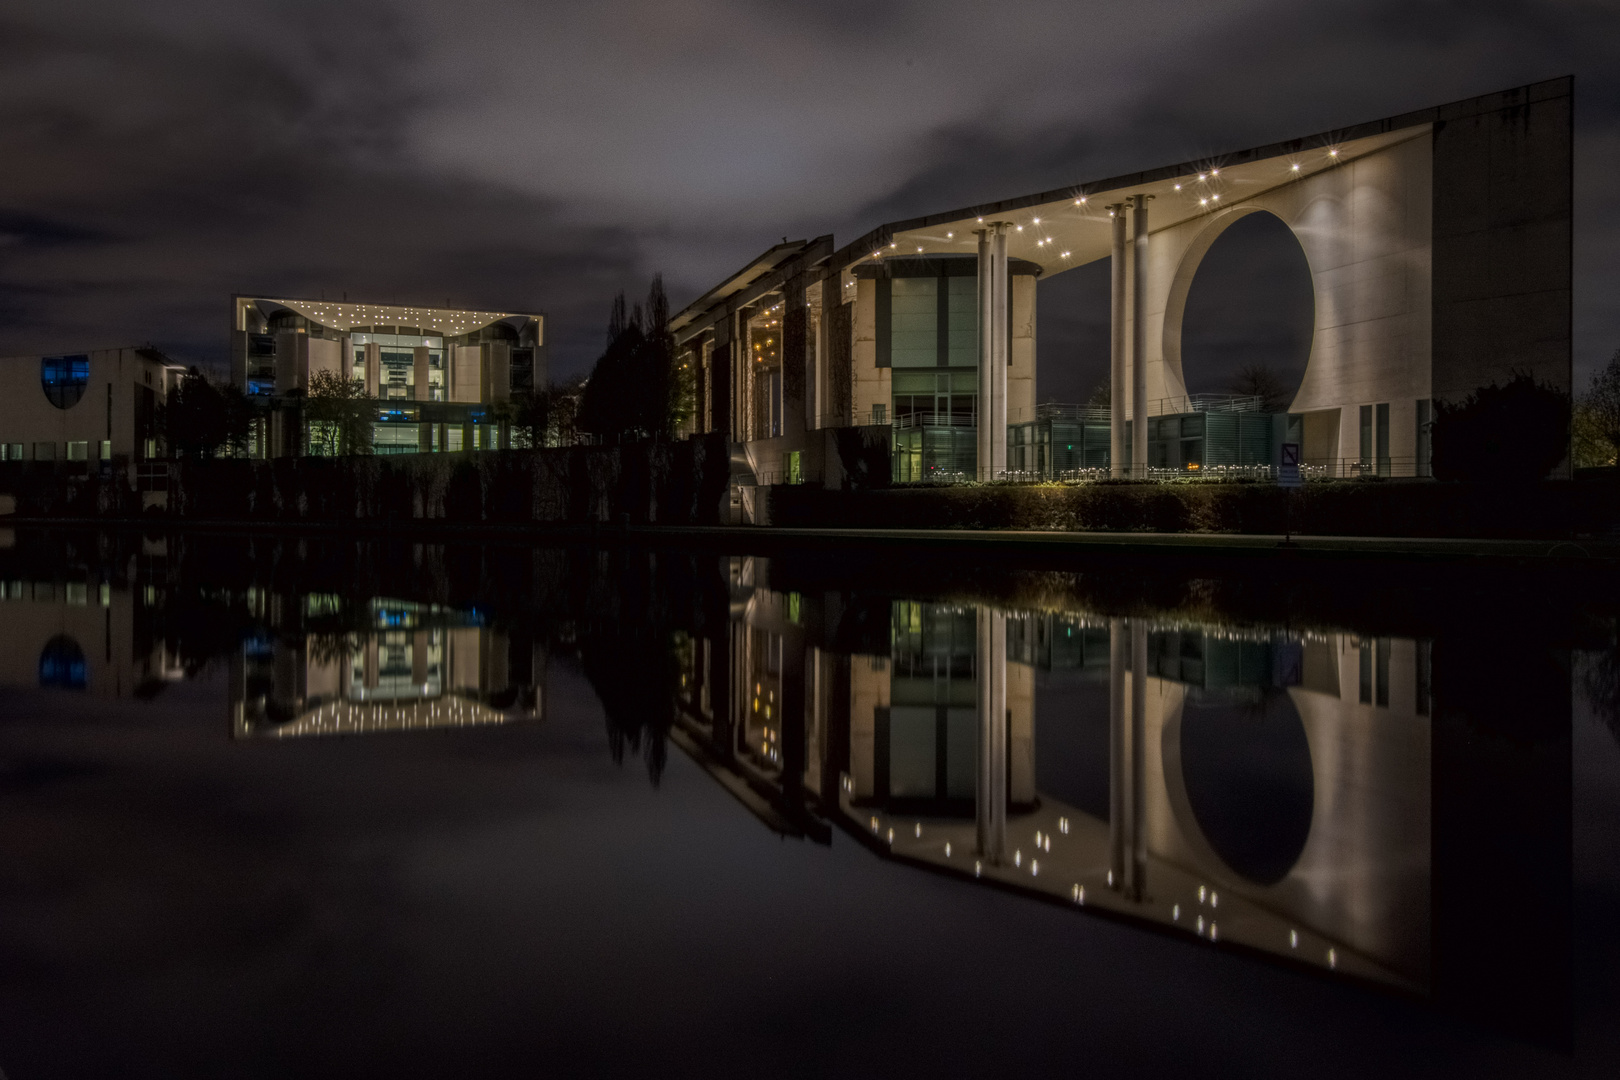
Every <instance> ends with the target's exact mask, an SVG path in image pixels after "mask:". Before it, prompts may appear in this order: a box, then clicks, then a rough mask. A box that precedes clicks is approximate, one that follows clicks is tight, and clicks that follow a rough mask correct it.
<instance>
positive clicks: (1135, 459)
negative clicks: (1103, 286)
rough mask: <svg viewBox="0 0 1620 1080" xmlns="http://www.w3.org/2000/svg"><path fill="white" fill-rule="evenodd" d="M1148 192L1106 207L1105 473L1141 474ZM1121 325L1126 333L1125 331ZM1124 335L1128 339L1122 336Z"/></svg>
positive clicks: (1145, 445) (1144, 416) (1144, 428)
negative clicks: (1109, 221)
mask: <svg viewBox="0 0 1620 1080" xmlns="http://www.w3.org/2000/svg"><path fill="white" fill-rule="evenodd" d="M1151 198H1153V196H1151V195H1132V196H1131V197H1130V199H1129V200H1127V201H1126V202H1122V203H1115V204H1114V205H1113V206H1110V207H1109V208H1108V212H1109V214H1110V215H1112V217H1113V227H1114V231H1113V250H1112V252H1111V257H1112V262H1111V267H1112V271H1113V272H1112V275H1111V280H1110V290H1109V291H1110V301H1111V305H1110V312H1109V323H1110V327H1111V330H1112V333H1111V335H1110V340H1109V352H1110V356H1109V367H1108V403H1109V424H1108V451H1109V457H1108V461H1109V473H1110V475H1112V476H1115V477H1122V476H1127V475H1129V476H1134V477H1139V478H1140V477H1146V476H1147V454H1148V437H1147V435H1148V431H1147V429H1148V403H1147V337H1146V335H1145V334H1144V333H1143V332H1142V327H1143V325H1144V322H1145V320H1144V317H1143V305H1144V303H1145V302H1146V298H1147V267H1148V258H1147V256H1148V212H1147V204H1148V200H1149V199H1151ZM1127 208H1128V209H1129V210H1130V211H1131V225H1132V226H1133V228H1132V230H1131V232H1132V238H1131V247H1132V251H1131V260H1130V262H1131V271H1132V273H1131V278H1132V280H1131V283H1130V284H1131V287H1130V288H1129V289H1128V290H1127V288H1126V281H1125V274H1126V269H1125V263H1126V260H1125V211H1126V209H1127ZM1127 293H1128V294H1129V297H1130V307H1131V311H1130V320H1129V322H1128V323H1127V321H1126V317H1125V304H1126V296H1127ZM1127 326H1128V327H1129V333H1128V334H1127V332H1126V330H1127ZM1127 338H1129V340H1128V341H1127ZM1127 372H1128V373H1129V376H1130V385H1131V409H1130V418H1129V419H1130V428H1131V440H1130V447H1129V457H1130V463H1131V464H1130V469H1129V470H1128V471H1127V469H1126V467H1125V459H1126V456H1127V449H1126V445H1125V424H1126V410H1125V379H1126V375H1127Z"/></svg>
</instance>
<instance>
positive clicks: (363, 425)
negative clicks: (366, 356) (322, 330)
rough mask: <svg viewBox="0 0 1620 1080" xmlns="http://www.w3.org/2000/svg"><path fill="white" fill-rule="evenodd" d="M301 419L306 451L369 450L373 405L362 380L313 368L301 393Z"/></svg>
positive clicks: (327, 452)
mask: <svg viewBox="0 0 1620 1080" xmlns="http://www.w3.org/2000/svg"><path fill="white" fill-rule="evenodd" d="M304 418H305V420H306V421H308V425H309V450H310V453H312V454H318V455H325V456H330V457H335V456H337V455H339V454H369V453H371V424H372V421H373V420H375V419H376V407H375V403H374V401H373V399H372V397H371V395H370V394H368V393H366V388H365V384H364V383H359V382H354V381H352V380H350V379H345V378H344V377H343V376H342V375H339V374H338V373H337V372H335V371H317V372H316V373H315V374H314V375H313V376H311V377H310V380H309V389H308V391H307V392H306V393H305V396H304Z"/></svg>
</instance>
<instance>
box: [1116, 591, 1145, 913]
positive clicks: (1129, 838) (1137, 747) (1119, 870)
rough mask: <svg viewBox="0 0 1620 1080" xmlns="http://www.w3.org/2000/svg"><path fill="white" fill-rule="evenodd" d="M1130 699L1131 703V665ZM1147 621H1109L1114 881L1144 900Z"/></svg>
mask: <svg viewBox="0 0 1620 1080" xmlns="http://www.w3.org/2000/svg"><path fill="white" fill-rule="evenodd" d="M1127 661H1128V662H1129V671H1130V700H1129V703H1128V704H1127V702H1126V664H1127ZM1147 666H1148V661H1147V624H1146V623H1143V622H1142V621H1141V620H1139V619H1131V620H1129V621H1127V620H1124V619H1112V620H1110V621H1109V625H1108V838H1109V863H1108V866H1109V874H1108V883H1109V885H1111V886H1112V887H1113V888H1114V889H1116V890H1118V891H1119V892H1121V893H1123V894H1124V895H1125V896H1128V897H1130V898H1131V899H1133V900H1140V899H1141V898H1142V895H1143V890H1144V888H1145V884H1146V882H1145V879H1146V873H1147V832H1146V828H1145V826H1144V823H1143V818H1144V814H1145V812H1146V803H1145V800H1146V793H1145V785H1146V781H1147V775H1146V761H1145V758H1144V750H1145V746H1144V740H1145V739H1146V737H1147Z"/></svg>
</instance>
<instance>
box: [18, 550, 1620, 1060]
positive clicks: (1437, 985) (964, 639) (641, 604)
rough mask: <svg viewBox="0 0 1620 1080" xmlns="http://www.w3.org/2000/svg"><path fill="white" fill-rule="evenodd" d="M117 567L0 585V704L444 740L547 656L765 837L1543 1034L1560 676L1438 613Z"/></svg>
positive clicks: (260, 730)
mask: <svg viewBox="0 0 1620 1080" xmlns="http://www.w3.org/2000/svg"><path fill="white" fill-rule="evenodd" d="M16 561H21V560H16ZM136 565H137V574H135V575H133V576H131V577H130V578H127V579H126V580H125V581H124V582H119V583H115V584H113V585H111V586H109V584H107V583H106V581H105V579H103V580H102V581H101V582H99V583H98V581H97V580H96V579H95V578H93V577H91V576H90V575H89V574H88V572H86V571H84V570H83V569H82V568H81V569H79V570H77V571H74V570H63V569H61V568H58V570H57V571H56V574H55V580H32V579H28V578H24V577H19V576H18V574H17V573H16V572H8V574H7V575H6V576H5V579H4V580H3V582H0V611H3V612H4V616H5V617H4V619H3V620H0V656H3V657H4V662H3V666H0V683H3V684H4V685H6V686H11V687H44V688H50V689H54V690H60V691H63V692H68V693H89V694H92V695H98V696H106V697H115V698H116V697H126V696H138V697H150V696H152V695H154V694H156V693H158V692H160V691H161V690H162V689H163V687H164V686H165V685H167V683H168V682H169V681H170V680H173V679H176V678H181V677H184V675H185V674H186V673H187V672H188V671H196V670H199V669H200V668H201V667H202V666H203V665H205V664H207V663H210V662H213V661H217V660H220V659H223V660H225V661H226V666H227V668H228V672H229V683H230V693H229V701H228V708H229V718H230V731H231V733H232V735H233V736H234V737H236V738H238V739H261V738H272V739H286V738H299V737H306V736H323V735H342V734H363V733H371V732H384V731H402V730H424V729H448V728H476V727H487V726H491V725H504V724H510V723H513V722H519V721H524V720H531V719H538V718H542V717H544V716H545V715H546V712H547V709H546V683H547V678H546V673H547V667H548V663H549V658H550V656H551V650H552V649H553V648H555V649H557V650H560V651H564V652H568V653H572V654H574V655H576V656H577V657H578V660H579V663H580V664H581V667H582V670H583V671H584V672H585V673H586V674H587V676H588V677H589V678H590V679H591V682H592V685H593V687H595V688H596V690H597V693H598V695H599V696H600V697H601V699H602V704H603V710H604V713H605V714H606V717H607V720H608V730H609V738H610V745H618V744H617V743H613V741H612V740H614V739H619V740H620V742H623V741H624V740H625V739H631V740H632V741H634V742H635V744H636V745H641V744H642V740H645V745H646V747H647V753H648V755H649V763H650V765H649V767H650V769H651V764H652V763H654V762H658V761H661V760H662V757H661V755H662V753H663V746H664V743H665V741H666V740H667V742H669V743H673V744H674V745H675V746H676V747H678V748H679V749H680V750H682V751H683V752H684V753H685V754H686V755H687V756H688V757H690V758H691V759H692V760H693V761H695V762H696V763H697V764H698V765H699V766H700V767H701V768H703V769H704V770H705V771H706V772H707V773H708V774H709V776H711V777H712V778H713V779H714V780H715V781H716V782H717V783H719V784H721V785H722V786H723V787H724V788H725V789H726V790H727V791H729V792H730V793H731V794H732V795H733V796H735V798H736V799H737V800H738V801H739V802H740V803H741V804H742V805H743V806H745V807H746V808H747V809H748V810H749V811H750V812H751V813H753V814H754V815H755V816H756V817H757V818H758V819H759V820H760V821H761V822H762V823H764V824H765V825H766V826H767V827H768V828H770V829H772V830H774V831H776V832H777V833H780V834H782V835H784V836H791V837H799V838H805V839H808V840H810V841H812V842H815V843H820V844H826V843H830V842H831V839H832V834H833V831H834V830H835V829H840V830H843V831H844V832H846V833H847V834H848V835H850V836H853V837H855V838H857V839H858V840H859V841H860V842H861V843H863V844H864V845H866V846H868V847H869V848H870V849H871V850H872V851H874V852H875V853H878V854H879V855H882V856H884V857H887V858H892V859H895V860H899V861H903V862H906V863H909V864H912V865H916V866H920V867H927V868H930V869H933V870H936V871H939V872H943V873H946V874H951V875H955V876H956V877H958V878H959V879H960V880H961V881H963V882H964V883H966V884H968V885H970V886H972V887H986V886H993V887H998V888H1005V889H1011V890H1016V891H1018V892H1020V893H1023V894H1025V895H1029V896H1034V897H1039V898H1042V899H1045V900H1047V901H1050V902H1053V903H1058V904H1062V905H1065V906H1068V907H1070V908H1073V909H1077V910H1079V909H1085V910H1089V911H1102V912H1105V913H1108V914H1111V915H1116V916H1120V917H1124V918H1128V919H1131V920H1136V921H1139V922H1143V923H1146V924H1151V925H1153V926H1156V927H1160V928H1163V929H1165V930H1167V931H1168V932H1170V933H1174V934H1179V935H1186V936H1187V937H1188V938H1189V940H1190V939H1192V938H1197V939H1198V940H1200V941H1201V942H1203V943H1204V944H1206V945H1208V944H1210V943H1217V944H1219V945H1220V946H1223V947H1224V946H1229V945H1238V946H1242V947H1247V948H1250V949H1254V950H1258V951H1260V952H1264V953H1267V954H1270V955H1273V956H1278V957H1282V958H1286V959H1287V960H1288V961H1290V962H1294V963H1297V964H1300V965H1304V966H1308V967H1310V968H1312V969H1315V970H1318V971H1321V972H1324V973H1329V972H1331V973H1332V974H1333V975H1334V976H1335V977H1340V976H1349V977H1353V978H1359V979H1361V980H1364V981H1367V982H1369V983H1373V984H1376V985H1379V986H1383V987H1387V988H1392V989H1396V990H1400V991H1406V992H1413V993H1419V994H1427V995H1430V996H1431V997H1432V998H1433V999H1434V1000H1436V1001H1437V1002H1440V1003H1442V1004H1444V1005H1445V1007H1447V1008H1451V1009H1456V1010H1457V1011H1459V1012H1462V1013H1465V1014H1467V1015H1469V1016H1472V1017H1475V1018H1481V1019H1485V1020H1488V1021H1489V1023H1491V1024H1492V1025H1493V1026H1497V1027H1500V1028H1502V1029H1503V1030H1514V1031H1522V1032H1524V1033H1525V1034H1527V1035H1529V1036H1530V1037H1533V1038H1536V1039H1546V1040H1550V1041H1553V1042H1560V1041H1562V1040H1564V1039H1566V1038H1567V1031H1568V1016H1569V956H1570V944H1571V929H1570V922H1569V910H1570V870H1571V866H1570V843H1571V840H1570V837H1571V832H1570V809H1569V808H1570V767H1569V761H1570V757H1569V755H1570V741H1569V718H1570V715H1571V699H1570V693H1571V675H1570V669H1569V652H1568V648H1567V647H1566V646H1564V645H1562V644H1560V643H1559V642H1558V640H1557V639H1556V638H1554V637H1550V636H1548V635H1546V634H1545V633H1544V632H1543V633H1542V636H1540V637H1536V636H1535V635H1534V634H1525V635H1522V636H1521V637H1518V638H1515V637H1513V636H1512V635H1510V634H1505V633H1503V627H1502V626H1501V625H1497V624H1493V623H1490V622H1489V620H1484V621H1481V620H1477V619H1476V620H1458V619H1453V620H1451V621H1448V622H1442V623H1440V624H1439V630H1438V631H1437V632H1436V636H1435V637H1434V639H1433V643H1432V645H1431V642H1430V641H1429V640H1428V639H1417V638H1413V637H1404V638H1403V637H1396V636H1389V637H1384V636H1371V637H1369V636H1358V635H1356V634H1353V633H1349V632H1344V631H1316V630H1301V629H1297V628H1294V629H1276V628H1267V627H1264V626H1257V625H1255V624H1253V623H1237V622H1232V623H1227V622H1222V621H1220V620H1221V616H1220V615H1218V614H1211V615H1205V614H1204V611H1205V609H1206V608H1207V606H1208V605H1203V604H1200V605H1198V606H1193V607H1188V606H1181V607H1177V606H1174V605H1171V606H1167V607H1155V608H1150V609H1148V610H1149V612H1150V613H1148V614H1143V613H1141V611H1140V610H1139V608H1138V607H1133V606H1132V605H1133V599H1134V598H1133V597H1126V598H1125V600H1124V601H1122V602H1111V603H1112V604H1113V607H1112V609H1111V610H1106V611H1100V610H1088V605H1089V604H1090V603H1091V601H1088V600H1080V599H1075V598H1074V596H1075V594H1074V593H1072V592H1064V591H1063V590H1062V589H1057V590H1055V591H1054V592H1053V593H1052V594H1051V595H1055V596H1058V597H1060V599H1058V600H1056V601H1053V602H1045V601H1042V602H1040V603H1035V602H1011V601H1007V600H989V599H986V598H985V597H984V596H983V595H982V594H973V593H963V594H958V595H950V594H947V595H938V596H934V597H931V598H918V597H916V596H915V595H907V594H906V593H905V592H902V591H896V590H892V589H886V588H883V587H881V585H878V586H866V587H861V588H849V587H846V586H843V585H838V584H832V585H821V586H817V585H808V584H802V582H803V581H805V580H809V581H811V582H814V581H817V580H818V579H817V577H816V576H815V571H816V569H817V568H816V566H815V564H813V563H810V564H806V563H804V562H802V561H801V562H800V563H793V562H783V563H780V564H778V565H776V566H775V572H776V574H777V576H778V577H779V578H780V579H781V581H780V582H779V583H776V584H773V582H772V581H771V580H770V579H771V576H772V573H773V564H771V563H768V562H766V561H765V560H763V559H753V558H739V557H711V556H708V555H706V554H699V555H683V556H681V557H680V558H675V557H660V558H658V559H655V558H653V557H651V556H645V555H644V556H642V557H640V558H639V559H630V558H625V559H622V560H620V561H615V560H614V559H612V558H608V557H605V556H603V555H602V554H600V553H593V554H591V555H589V556H588V557H586V558H583V559H575V558H571V557H568V556H565V555H561V554H558V553H556V552H553V551H547V550H537V551H536V552H534V553H532V554H531V555H530V556H529V557H528V561H527V562H520V563H517V564H515V565H517V566H518V569H519V570H520V571H521V572H522V573H520V574H516V575H514V576H512V577H511V578H510V580H512V581H517V582H519V583H521V582H522V581H523V580H524V578H525V575H526V577H527V580H528V581H529V586H528V587H529V589H530V590H531V591H530V592H528V593H522V592H521V591H519V590H518V589H513V590H511V591H512V592H513V593H514V594H515V597H514V598H513V599H511V600H510V601H508V602H506V603H505V604H504V609H503V610H502V611H501V612H500V615H499V618H498V619H497V620H495V621H493V622H492V621H491V620H490V619H488V618H486V617H485V615H484V614H483V613H481V612H479V611H477V610H474V609H473V608H471V607H469V606H466V605H465V604H462V605H460V606H456V605H450V604H441V603H438V602H435V601H433V600H432V599H430V598H432V597H435V596H441V595H443V594H444V590H443V588H442V586H434V585H432V582H431V579H429V578H424V581H425V582H426V583H425V584H423V585H421V586H420V587H419V592H418V593H417V594H416V595H419V596H423V597H425V599H421V600H405V599H398V600H393V599H375V598H367V597H364V596H357V595H350V594H344V595H338V594H336V593H323V592H314V591H298V590H284V591H278V590H270V589H266V588H264V587H263V586H247V585H245V584H239V585H237V586H235V587H232V588H230V589H223V588H214V587H212V586H206V585H204V584H202V583H198V582H189V583H188V581H187V579H186V578H185V577H184V576H183V575H181V574H180V573H179V572H178V570H177V569H176V568H173V567H165V566H164V565H163V564H158V563H154V564H153V565H152V566H151V567H149V568H146V569H142V564H141V563H139V561H137V564H136ZM807 565H808V569H807ZM716 571H718V572H716ZM73 573H79V574H80V575H81V578H82V579H83V580H79V581H75V580H71V577H72V574H73ZM795 573H797V574H799V575H807V576H801V577H800V578H797V579H796V578H794V577H793V576H792V575H794V574H795ZM64 577H67V578H69V580H63V578H64ZM833 577H834V578H836V575H833ZM819 580H822V581H825V580H826V579H825V578H822V579H819ZM143 581H144V582H149V583H143ZM796 581H797V582H801V583H799V584H795V582H796ZM1008 581H1012V582H1013V584H1014V585H1016V584H1017V583H1016V580H1014V579H1011V578H1009V579H1008ZM400 584H401V586H402V588H405V589H408V588H409V587H410V584H411V583H410V582H408V581H403V582H400ZM997 584H998V585H999V586H1000V587H1004V588H1005V587H1008V585H1007V582H998V583H997ZM1037 584H1038V585H1039V583H1037ZM1040 588H1044V586H1039V587H1038V588H1033V589H1032V594H1038V595H1046V594H1045V593H1041V592H1040ZM478 594H479V595H483V594H489V595H502V594H501V592H500V590H494V589H480V591H479V593H478ZM503 599H505V598H504V596H503ZM1439 610H1442V611H1443V606H1441V607H1440V608H1439ZM1122 612H1123V613H1122ZM1152 612H1156V613H1152ZM1287 614H1288V613H1287V612H1286V611H1283V612H1282V613H1281V614H1280V615H1278V616H1277V618H1279V619H1280V618H1282V617H1284V616H1286V615H1287ZM1614 670H1616V671H1620V665H1616V666H1615V667H1614ZM1616 681H1620V680H1616ZM1606 692H1607V693H1609V695H1610V697H1611V698H1613V699H1614V700H1620V693H1614V692H1613V691H1612V688H1610V689H1609V690H1608V691H1606ZM1606 700H1607V699H1606ZM651 775H652V776H653V777H654V779H655V781H656V777H657V775H658V771H657V770H656V769H651ZM1509 893H1511V896H1512V904H1513V906H1512V908H1511V909H1508V908H1506V907H1504V906H1503V903H1502V901H1501V900H1500V899H1499V898H1500V897H1503V896H1506V895H1508V894H1509Z"/></svg>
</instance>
